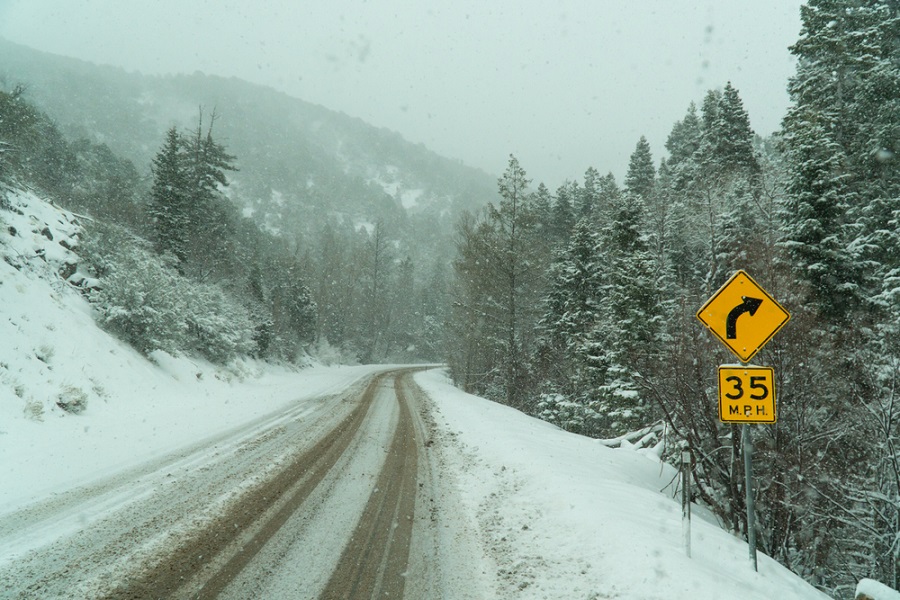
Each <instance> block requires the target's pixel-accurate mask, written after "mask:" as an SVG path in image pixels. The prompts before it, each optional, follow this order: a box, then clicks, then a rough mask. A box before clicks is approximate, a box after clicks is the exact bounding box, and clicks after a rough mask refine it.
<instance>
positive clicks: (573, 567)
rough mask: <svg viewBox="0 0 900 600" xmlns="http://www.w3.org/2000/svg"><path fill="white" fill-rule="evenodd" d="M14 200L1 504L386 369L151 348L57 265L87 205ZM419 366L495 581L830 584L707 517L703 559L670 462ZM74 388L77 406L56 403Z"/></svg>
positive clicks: (0, 403) (3, 320)
mask: <svg viewBox="0 0 900 600" xmlns="http://www.w3.org/2000/svg"><path fill="white" fill-rule="evenodd" d="M0 194H2V191H0ZM9 202H10V203H11V204H12V205H13V207H14V209H15V210H13V211H9V210H5V209H0V340H2V343H0V514H4V513H6V512H9V511H12V510H15V509H16V508H21V507H23V506H25V505H28V504H30V503H32V502H35V501H38V500H41V499H44V498H47V497H48V496H51V495H53V494H54V493H57V492H61V491H63V490H66V489H70V488H72V487H75V486H78V485H81V484H85V483H87V482H90V481H92V480H95V479H98V478H101V477H104V476H109V475H111V474H114V473H117V472H119V471H121V470H124V469H126V468H129V467H132V466H135V465H137V464H139V463H141V462H144V461H147V460H150V459H152V458H154V457H157V456H160V455H162V454H164V453H167V452H170V451H172V450H175V449H177V448H179V447H183V446H187V445H188V444H191V443H193V442H196V441H197V440H199V439H202V438H204V437H208V436H211V435H213V434H215V433H218V432H221V431H224V430H226V429H230V428H232V427H234V426H236V425H238V424H241V423H245V422H247V421H250V420H251V419H254V418H256V417H259V416H262V415H265V414H268V413H270V412H272V411H274V410H276V409H277V408H279V407H281V406H284V405H285V404H286V403H288V402H296V401H298V400H299V401H302V400H303V399H304V398H312V397H315V396H318V395H320V394H322V393H326V392H332V391H337V390H339V389H342V388H344V387H346V386H348V385H350V383H352V382H353V381H355V380H357V379H358V378H359V377H361V376H363V375H365V374H367V373H369V372H371V371H372V370H374V369H377V368H378V367H353V368H349V367H310V368H307V369H304V370H302V371H300V372H296V371H293V370H290V369H284V368H277V367H273V366H270V365H263V364H260V363H253V362H240V363H236V364H233V365H231V366H230V367H228V368H222V367H216V366H213V365H210V364H208V363H203V362H200V361H196V360H192V359H188V358H183V357H180V358H176V357H171V356H167V355H163V354H157V355H156V356H155V357H154V358H155V363H154V362H150V361H148V360H146V359H145V358H144V357H142V356H140V355H139V354H137V353H136V352H135V351H133V350H132V349H131V348H129V347H127V346H125V345H124V344H122V343H121V342H119V341H118V340H116V339H115V338H113V337H111V336H109V335H108V334H106V333H105V332H103V331H101V330H99V329H98V328H97V327H96V326H95V325H94V322H93V320H92V318H91V314H90V307H89V305H88V304H87V302H86V301H85V300H84V299H83V298H82V296H81V295H80V294H79V292H78V291H77V290H76V289H74V288H73V287H72V286H70V285H69V284H68V283H66V282H64V281H63V280H62V279H61V277H60V276H59V275H58V271H59V270H60V269H61V268H62V267H63V266H64V265H65V264H66V263H67V262H68V263H71V262H72V261H77V256H76V255H75V254H73V253H72V252H70V251H69V250H67V249H66V248H65V247H64V246H63V245H61V244H60V241H65V245H67V246H71V247H74V246H76V245H77V238H78V234H79V227H78V225H77V222H76V221H77V219H76V218H75V217H74V216H73V215H71V214H69V213H66V212H65V211H61V210H59V209H57V208H55V207H52V206H50V205H48V204H46V203H44V202H42V201H41V200H39V199H38V198H37V197H35V196H34V195H33V194H30V193H26V192H15V193H13V194H11V195H10V196H9ZM48 233H49V235H48ZM51 238H52V239H51ZM417 380H418V381H419V383H420V384H421V385H422V386H423V388H425V389H426V391H427V392H428V393H429V394H430V395H431V396H432V397H433V399H434V406H435V412H436V414H435V417H436V419H437V424H438V433H437V439H436V440H434V441H435V442H436V443H435V444H434V447H435V451H437V452H440V453H442V456H443V458H444V460H443V461H442V462H441V464H443V465H444V466H445V468H446V470H447V472H446V473H438V474H437V476H438V477H441V478H442V479H446V480H447V481H453V482H455V485H456V487H457V488H458V491H459V494H460V496H461V498H460V500H461V505H462V506H463V509H464V513H465V514H463V515H460V516H459V520H460V521H461V522H467V523H468V524H469V525H470V526H471V527H472V530H473V531H475V532H478V533H477V534H476V535H475V537H478V538H479V539H478V540H475V541H476V542H478V543H481V544H483V545H484V548H485V551H484V555H485V556H487V557H488V559H487V560H486V562H487V563H490V564H485V565H484V566H483V570H484V571H486V572H487V575H486V576H487V577H488V578H491V576H492V575H491V574H492V573H495V572H496V574H497V581H496V587H497V589H498V597H501V598H505V597H516V598H584V599H589V600H590V599H593V600H599V599H605V598H629V599H631V598H640V599H643V600H653V599H656V598H659V599H663V598H665V599H667V600H671V599H682V598H683V599H685V600H687V599H690V600H697V599H704V598H742V599H745V598H746V599H753V598H759V599H764V598H765V599H770V598H779V599H780V600H787V599H819V598H824V596H823V595H821V594H819V593H818V592H816V591H815V590H813V589H812V588H811V587H810V586H808V585H807V584H806V583H804V582H803V581H801V580H800V579H799V578H797V577H795V576H793V575H792V574H790V573H789V572H788V571H786V570H785V569H784V568H782V567H780V566H779V565H777V564H776V563H775V562H773V561H771V560H769V559H768V558H767V557H765V556H762V555H760V572H759V573H758V574H757V573H754V572H753V571H752V570H751V568H750V566H749V561H748V558H747V547H746V545H745V544H744V543H743V542H742V541H740V540H738V539H736V538H734V537H733V536H731V535H729V534H727V533H725V532H723V531H722V530H721V529H719V528H718V527H717V526H715V525H714V524H712V523H708V522H704V521H703V520H701V519H695V521H694V540H693V558H691V559H688V558H687V557H686V556H684V553H683V550H682V548H681V512H680V507H679V505H678V503H677V502H676V501H675V500H673V499H672V498H671V494H668V493H666V492H662V491H661V490H663V489H664V488H665V487H666V485H667V484H668V483H669V481H670V480H671V479H672V477H673V475H674V473H673V471H672V469H671V468H670V467H668V466H665V465H662V464H661V463H659V462H658V461H654V460H652V459H651V458H649V457H647V456H644V455H641V454H638V453H636V452H630V451H626V450H611V449H609V448H606V447H604V446H601V445H600V444H599V443H597V442H596V441H593V440H589V439H587V438H583V437H580V436H576V435H572V434H569V433H565V432H563V431H560V430H558V429H556V428H555V427H553V426H551V425H548V424H546V423H543V422H541V421H537V420H535V419H532V418H529V417H526V416H524V415H523V414H521V413H519V412H517V411H515V410H512V409H510V408H507V407H504V406H501V405H497V404H493V403H490V402H488V401H486V400H483V399H480V398H477V397H474V396H470V395H467V394H464V393H462V392H460V391H458V390H456V389H455V388H453V387H452V386H450V385H449V383H448V382H447V380H446V378H445V376H444V375H442V374H441V373H440V372H437V371H431V372H426V373H423V374H420V375H418V376H417ZM77 398H80V399H83V400H85V401H86V409H85V410H84V412H82V413H81V414H71V413H69V412H66V411H64V410H62V409H61V408H60V407H59V406H58V405H57V402H59V401H62V402H65V401H71V400H72V399H77ZM111 508H114V507H111ZM97 509H98V510H101V511H102V510H104V507H97ZM0 559H2V557H0ZM448 568H450V567H448Z"/></svg>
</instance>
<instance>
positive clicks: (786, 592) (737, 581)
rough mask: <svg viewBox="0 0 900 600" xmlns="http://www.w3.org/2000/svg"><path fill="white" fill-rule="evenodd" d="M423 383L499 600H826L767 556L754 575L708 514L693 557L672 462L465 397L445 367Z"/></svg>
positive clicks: (700, 523) (742, 550)
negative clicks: (494, 568)
mask: <svg viewBox="0 0 900 600" xmlns="http://www.w3.org/2000/svg"><path fill="white" fill-rule="evenodd" d="M416 380H417V382H418V383H419V384H420V385H421V386H422V388H423V389H424V390H425V391H426V392H428V394H429V395H430V396H432V397H433V398H434V399H435V400H436V401H435V404H436V407H437V409H436V413H437V414H436V418H437V420H438V424H439V429H442V430H444V431H446V432H447V434H446V438H445V439H444V440H443V441H444V442H445V443H448V444H450V445H452V446H453V448H454V451H452V452H449V453H448V460H449V461H450V462H451V465H452V466H453V470H454V471H455V472H456V473H457V476H458V481H457V485H458V488H459V493H460V494H461V495H462V498H463V501H464V503H465V504H466V505H467V506H468V508H469V510H470V511H472V513H473V514H477V526H478V529H479V530H480V531H481V535H482V536H483V538H484V539H483V543H484V544H485V545H486V547H487V548H488V551H489V552H490V553H491V554H492V556H493V559H494V560H495V561H496V563H497V565H498V568H499V572H498V574H497V576H498V581H499V587H500V590H499V592H500V597H515V598H523V599H524V598H535V599H537V598H598V599H599V598H641V599H642V600H656V599H659V600H663V599H665V600H673V599H684V600H698V599H705V598H709V599H713V598H715V599H721V598H741V599H748V600H749V599H759V600H771V599H773V598H778V599H779V600H793V599H796V600H800V599H804V600H813V599H816V600H822V599H824V598H826V596H824V595H823V594H821V593H820V592H818V591H816V590H815V589H814V588H812V587H811V586H809V585H808V584H807V583H806V582H805V581H803V580H802V579H800V578H799V577H797V576H796V575H794V574H793V573H791V572H789V571H788V570H787V569H785V568H784V567H782V566H781V565H779V564H778V563H776V562H775V561H774V560H772V559H770V558H768V557H766V556H763V555H760V557H759V573H756V572H754V571H753V569H752V567H751V566H750V561H749V558H748V549H747V545H746V543H745V542H743V541H741V540H739V539H736V538H735V537H733V536H732V535H729V534H728V533H726V532H724V531H722V530H721V529H720V528H719V527H718V526H717V525H716V524H714V523H712V522H706V521H704V520H702V519H699V518H695V519H694V522H693V542H692V554H693V558H687V556H685V553H684V551H683V549H682V537H681V535H682V534H681V507H680V505H679V503H678V502H677V501H676V500H675V499H673V498H672V488H671V487H670V486H669V484H670V482H672V480H673V478H674V477H675V475H676V473H675V470H674V469H673V468H672V467H670V466H668V465H665V464H663V463H660V462H655V461H651V460H648V459H647V457H645V456H642V455H641V454H639V453H636V452H631V451H627V450H614V449H610V448H607V447H605V446H603V445H601V444H598V443H596V441H595V440H591V439H588V438H585V437H582V436H578V435H574V434H570V433H567V432H565V431H561V430H559V429H557V428H556V427H553V426H551V425H548V424H547V423H544V422H542V421H539V420H536V419H533V418H530V417H527V416H525V415H524V414H522V413H520V412H518V411H516V410H513V409H511V408H508V407H506V406H502V405H499V404H495V403H492V402H488V401H486V400H483V399H481V398H478V397H475V396H471V395H468V394H465V393H463V392H461V391H459V390H457V389H456V388H454V387H452V386H451V385H450V383H449V382H448V380H447V378H446V377H445V376H444V375H443V374H441V373H440V372H436V371H431V372H425V373H421V374H418V375H417V376H416ZM698 513H701V514H702V511H698Z"/></svg>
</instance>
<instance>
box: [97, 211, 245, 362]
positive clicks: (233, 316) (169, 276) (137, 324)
mask: <svg viewBox="0 0 900 600" xmlns="http://www.w3.org/2000/svg"><path fill="white" fill-rule="evenodd" d="M85 250H86V253H87V254H88V258H89V260H90V261H91V263H92V265H94V268H95V269H96V271H97V274H98V275H99V276H100V284H99V287H98V288H97V289H95V290H92V291H91V292H90V295H89V298H90V300H91V302H92V303H93V305H94V307H95V308H96V310H97V314H98V321H99V322H100V323H101V324H102V325H103V326H104V327H106V328H107V329H109V330H110V331H112V332H114V333H116V334H117V335H119V336H120V337H121V338H122V339H123V340H125V341H126V342H128V343H129V344H131V345H132V346H133V347H134V348H136V349H137V350H138V351H140V352H141V353H143V354H145V355H147V354H150V353H151V352H153V351H154V350H164V351H165V352H168V353H170V354H178V353H179V352H191V353H197V354H200V355H202V356H204V357H206V358H208V359H210V360H212V361H215V362H225V361H227V360H229V359H231V358H233V357H235V356H238V355H243V354H248V353H250V352H251V351H252V350H253V348H254V342H253V338H252V334H253V327H252V324H251V322H250V319H249V317H248V316H247V311H246V309H244V308H243V307H242V306H241V305H239V304H238V303H237V302H235V301H234V300H232V299H231V298H230V297H229V296H228V295H227V294H226V293H225V292H224V291H222V289H221V288H219V287H217V286H215V285H209V284H202V283H197V282H194V281H191V280H189V279H187V278H185V277H182V276H181V275H179V274H178V272H177V271H176V270H175V269H174V267H173V265H172V264H171V261H168V260H166V258H165V257H160V256H159V255H157V254H155V253H154V252H153V251H152V250H151V249H150V247H149V245H148V244H147V243H146V242H144V241H143V240H140V239H137V238H135V237H134V236H131V235H129V234H128V233H127V232H125V231H123V230H121V229H118V228H95V229H94V230H92V232H91V236H90V239H89V240H88V241H87V242H86V244H85Z"/></svg>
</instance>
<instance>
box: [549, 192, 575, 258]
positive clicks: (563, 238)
mask: <svg viewBox="0 0 900 600" xmlns="http://www.w3.org/2000/svg"><path fill="white" fill-rule="evenodd" d="M576 193H577V185H575V184H573V183H572V182H570V181H566V182H565V183H563V184H562V185H561V186H559V187H558V188H557V189H556V200H555V201H554V203H553V212H552V223H553V226H552V230H553V239H554V241H555V242H556V243H557V244H559V245H561V246H565V245H566V244H567V243H568V242H569V236H570V235H571V233H572V227H573V226H574V225H575V210H574V208H573V206H572V201H573V200H574V198H575V195H576Z"/></svg>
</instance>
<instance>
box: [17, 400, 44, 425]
mask: <svg viewBox="0 0 900 600" xmlns="http://www.w3.org/2000/svg"><path fill="white" fill-rule="evenodd" d="M22 413H23V414H24V415H25V418H26V419H31V420H32V421H43V420H44V405H43V404H42V403H41V402H39V401H37V400H27V401H26V402H25V406H23V407H22Z"/></svg>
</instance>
